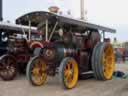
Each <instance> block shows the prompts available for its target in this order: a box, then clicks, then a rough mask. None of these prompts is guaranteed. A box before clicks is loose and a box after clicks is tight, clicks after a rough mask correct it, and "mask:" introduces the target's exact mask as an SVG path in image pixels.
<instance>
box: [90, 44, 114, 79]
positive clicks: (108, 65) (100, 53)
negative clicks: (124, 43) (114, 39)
mask: <svg viewBox="0 0 128 96" xmlns="http://www.w3.org/2000/svg"><path fill="white" fill-rule="evenodd" d="M114 67H115V60H114V51H113V48H112V45H111V44H110V43H102V42H99V43H97V45H96V46H95V48H94V50H93V54H92V69H93V71H94V76H95V77H96V79H99V80H109V79H111V78H112V75H113V72H114Z"/></svg>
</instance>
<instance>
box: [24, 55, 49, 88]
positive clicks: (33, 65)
mask: <svg viewBox="0 0 128 96" xmlns="http://www.w3.org/2000/svg"><path fill="white" fill-rule="evenodd" d="M26 72H27V73H26V74H27V78H28V80H29V81H30V82H31V83H32V84H33V85H36V86H40V85H43V84H44V83H45V81H46V79H47V64H46V62H45V61H44V60H43V59H42V58H41V57H34V58H32V59H31V60H30V61H29V63H28V65H27V71H26Z"/></svg>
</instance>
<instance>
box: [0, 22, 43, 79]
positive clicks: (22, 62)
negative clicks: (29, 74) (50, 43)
mask: <svg viewBox="0 0 128 96" xmlns="http://www.w3.org/2000/svg"><path fill="white" fill-rule="evenodd" d="M0 30H1V42H0V43H1V46H0V53H1V54H0V55H1V57H0V77H1V78H2V79H3V80H12V79H14V77H16V75H17V72H18V71H20V72H25V70H26V65H27V62H28V61H29V58H30V57H31V56H33V50H34V48H36V47H40V48H42V46H43V44H42V41H41V39H40V40H39V37H40V35H39V34H38V33H39V32H37V29H36V28H34V27H32V28H31V29H30V28H29V27H28V26H24V25H16V24H11V23H4V22H0ZM33 36H34V37H33ZM36 36H37V37H38V40H36V39H37V37H36ZM30 37H31V38H30Z"/></svg>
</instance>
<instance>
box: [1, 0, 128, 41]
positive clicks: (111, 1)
mask: <svg viewBox="0 0 128 96" xmlns="http://www.w3.org/2000/svg"><path fill="white" fill-rule="evenodd" d="M51 5H58V6H59V7H60V8H61V10H62V11H67V10H71V12H72V16H73V17H75V18H79V17H80V0H3V11H4V12H3V15H4V21H6V20H10V21H14V20H15V19H16V18H17V17H19V16H21V15H23V14H25V13H28V12H31V11H37V10H38V11H40V10H47V9H48V7H49V6H51ZM85 9H87V20H88V22H92V23H96V24H100V25H103V26H107V27H110V28H114V29H116V30H117V33H116V34H111V35H110V34H107V36H109V37H111V38H113V37H117V39H118V40H120V41H128V11H127V9H128V0H85ZM65 13H66V12H65Z"/></svg>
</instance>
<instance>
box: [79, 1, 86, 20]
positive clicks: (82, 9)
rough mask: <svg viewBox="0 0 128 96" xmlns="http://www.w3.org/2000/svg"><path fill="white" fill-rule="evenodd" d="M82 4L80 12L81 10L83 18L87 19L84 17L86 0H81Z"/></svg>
mask: <svg viewBox="0 0 128 96" xmlns="http://www.w3.org/2000/svg"><path fill="white" fill-rule="evenodd" d="M80 6H81V9H80V12H81V19H85V17H84V15H85V14H84V0H80Z"/></svg>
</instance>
